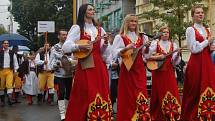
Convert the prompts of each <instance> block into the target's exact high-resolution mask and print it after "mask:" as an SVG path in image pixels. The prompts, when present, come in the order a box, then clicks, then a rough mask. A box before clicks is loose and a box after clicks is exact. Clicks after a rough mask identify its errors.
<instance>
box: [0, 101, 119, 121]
mask: <svg viewBox="0 0 215 121" xmlns="http://www.w3.org/2000/svg"><path fill="white" fill-rule="evenodd" d="M35 98H36V97H34V104H33V105H31V106H29V105H27V104H26V100H25V99H24V98H21V101H22V103H20V104H14V105H13V106H8V105H6V106H5V107H0V121H60V117H59V114H58V107H57V103H56V105H54V106H49V105H48V104H43V105H40V106H39V105H37V104H36V99H35ZM55 102H56V99H55ZM114 110H116V104H115V105H114Z"/></svg>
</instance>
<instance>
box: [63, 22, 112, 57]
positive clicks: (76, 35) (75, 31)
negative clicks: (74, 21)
mask: <svg viewBox="0 0 215 121" xmlns="http://www.w3.org/2000/svg"><path fill="white" fill-rule="evenodd" d="M84 31H85V32H86V33H87V34H89V35H90V36H91V41H94V40H95V38H96V36H97V34H98V30H97V28H96V27H95V26H94V25H93V24H88V23H85V27H84ZM105 34H106V32H105V31H104V29H103V28H102V29H101V36H104V35H105ZM80 36H81V32H80V27H79V26H78V25H73V26H72V27H71V29H70V30H69V33H68V36H67V39H66V41H65V43H64V44H63V46H62V49H63V51H64V53H71V52H73V51H76V50H78V49H79V48H78V45H77V44H75V41H78V40H80ZM103 44H104V39H101V44H100V49H101V51H102V52H103V53H102V56H105V57H106V55H105V54H108V52H107V51H108V50H109V49H104V48H103Z"/></svg>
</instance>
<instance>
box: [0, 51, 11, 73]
mask: <svg viewBox="0 0 215 121" xmlns="http://www.w3.org/2000/svg"><path fill="white" fill-rule="evenodd" d="M9 56H10V60H8V61H10V68H11V69H13V68H14V62H13V56H14V53H13V52H12V51H11V50H9ZM3 66H4V50H1V51H0V69H3Z"/></svg>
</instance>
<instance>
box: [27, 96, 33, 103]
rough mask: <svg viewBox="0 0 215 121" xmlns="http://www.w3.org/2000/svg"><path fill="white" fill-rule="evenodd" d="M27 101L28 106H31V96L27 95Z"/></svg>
mask: <svg viewBox="0 0 215 121" xmlns="http://www.w3.org/2000/svg"><path fill="white" fill-rule="evenodd" d="M27 101H28V105H32V104H33V100H32V95H27Z"/></svg>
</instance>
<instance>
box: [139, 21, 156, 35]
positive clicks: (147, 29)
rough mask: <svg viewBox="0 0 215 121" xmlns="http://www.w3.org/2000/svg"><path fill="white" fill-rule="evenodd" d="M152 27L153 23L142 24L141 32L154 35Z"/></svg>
mask: <svg viewBox="0 0 215 121" xmlns="http://www.w3.org/2000/svg"><path fill="white" fill-rule="evenodd" d="M152 27H153V23H152V22H147V23H142V24H141V25H140V31H141V32H145V33H152Z"/></svg>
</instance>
